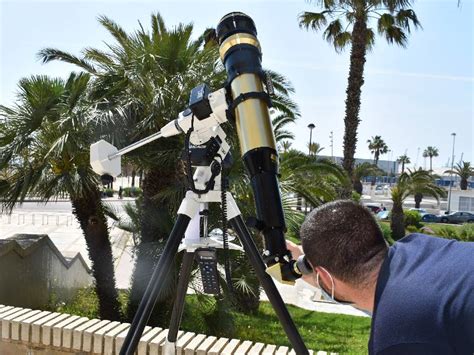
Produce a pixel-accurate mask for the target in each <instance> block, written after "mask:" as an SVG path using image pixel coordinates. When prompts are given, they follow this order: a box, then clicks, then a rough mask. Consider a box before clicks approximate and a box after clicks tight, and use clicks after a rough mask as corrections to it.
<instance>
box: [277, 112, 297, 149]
mask: <svg viewBox="0 0 474 355" xmlns="http://www.w3.org/2000/svg"><path fill="white" fill-rule="evenodd" d="M296 119H297V116H293V117H291V116H287V115H286V114H284V113H280V114H278V115H276V116H275V117H273V118H272V125H273V133H274V134H275V140H276V142H277V143H280V142H281V141H283V140H284V139H290V140H293V139H295V135H294V134H293V133H292V132H290V131H288V130H286V129H285V126H287V125H289V124H290V123H295V121H296Z"/></svg>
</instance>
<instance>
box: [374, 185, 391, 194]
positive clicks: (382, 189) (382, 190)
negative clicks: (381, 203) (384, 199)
mask: <svg viewBox="0 0 474 355" xmlns="http://www.w3.org/2000/svg"><path fill="white" fill-rule="evenodd" d="M374 193H375V195H386V194H387V193H388V185H377V186H375V191H374Z"/></svg>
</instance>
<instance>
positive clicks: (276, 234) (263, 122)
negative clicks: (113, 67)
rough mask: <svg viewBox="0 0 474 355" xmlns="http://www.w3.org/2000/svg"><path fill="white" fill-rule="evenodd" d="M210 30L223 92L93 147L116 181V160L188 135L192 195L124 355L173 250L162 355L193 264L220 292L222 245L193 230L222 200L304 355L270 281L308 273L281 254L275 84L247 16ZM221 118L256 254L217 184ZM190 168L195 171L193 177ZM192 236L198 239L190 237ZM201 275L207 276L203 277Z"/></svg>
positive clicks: (94, 158) (224, 153)
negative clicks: (151, 127)
mask: <svg viewBox="0 0 474 355" xmlns="http://www.w3.org/2000/svg"><path fill="white" fill-rule="evenodd" d="M216 32H217V37H218V40H219V45H220V47H219V54H220V58H221V60H222V62H223V64H224V67H225V69H226V71H227V81H226V83H225V85H224V87H223V88H220V89H218V90H216V91H214V92H210V89H209V88H208V87H207V85H205V84H202V85H199V86H198V87H196V88H194V89H193V90H191V93H190V100H189V105H188V107H187V108H186V109H185V110H184V111H183V112H181V113H180V114H179V115H178V117H177V118H176V119H174V120H172V121H170V122H169V123H168V124H166V125H165V126H164V127H162V128H161V129H160V131H159V132H157V133H155V134H153V135H151V136H149V137H147V138H144V139H142V140H140V141H138V142H135V143H133V144H131V145H129V146H127V147H125V148H122V149H120V150H119V149H117V148H115V147H114V146H113V145H111V144H110V143H107V142H106V141H104V140H101V141H99V142H97V143H94V144H93V145H91V152H90V159H91V165H92V167H93V170H94V171H95V172H96V173H98V174H99V175H102V176H112V177H115V176H117V175H119V174H120V172H121V166H120V164H121V162H120V160H121V156H122V155H124V154H126V153H128V152H130V151H132V150H134V149H137V148H139V147H142V146H144V145H145V144H147V143H150V142H152V141H154V140H157V139H160V138H166V137H170V136H173V135H177V134H185V135H186V139H185V151H184V155H185V161H186V163H187V164H186V165H187V178H188V185H189V186H188V191H187V193H186V196H185V198H184V199H183V201H182V203H181V205H180V207H179V209H178V216H177V219H176V222H175V225H174V227H173V229H172V231H171V234H170V236H169V238H168V240H167V243H166V245H165V247H164V249H163V253H162V255H161V257H160V259H159V261H158V263H157V265H156V267H155V269H154V271H153V274H152V276H151V279H150V282H149V285H148V287H147V289H146V291H145V294H144V296H143V299H142V301H141V303H140V305H139V307H138V310H137V313H136V314H135V317H134V319H133V322H132V325H131V327H130V331H129V333H128V334H127V337H126V339H125V341H124V345H123V347H122V350H121V354H130V355H132V354H133V353H134V351H135V349H136V346H137V344H138V341H139V340H140V336H141V334H142V332H143V329H144V328H145V325H146V323H147V321H148V319H149V317H150V315H151V312H152V310H153V306H154V304H155V301H156V298H157V296H158V294H159V291H160V287H161V285H162V284H163V281H164V278H165V277H166V274H167V273H168V271H169V269H170V265H171V262H172V260H173V258H174V256H175V254H176V252H178V250H184V251H185V254H184V257H183V263H182V267H181V271H180V276H179V280H178V287H177V289H178V292H177V296H176V300H175V304H174V307H173V312H172V316H171V324H170V327H169V332H168V337H167V341H166V344H165V345H164V349H163V353H165V354H174V353H175V352H174V349H175V343H176V340H177V333H178V329H179V324H180V321H181V316H182V312H183V306H184V297H185V294H186V289H187V282H188V281H189V276H190V273H191V269H192V264H193V261H194V260H196V259H197V260H198V261H199V262H203V263H207V267H206V268H201V274H202V278H203V283H204V289H205V290H206V289H207V290H208V291H209V293H210V294H215V293H217V292H219V287H218V286H216V283H217V281H216V280H217V279H218V277H217V275H216V274H217V267H216V266H215V262H216V258H215V254H214V253H215V249H216V248H219V244H216V243H215V241H214V242H211V238H208V237H207V236H206V233H207V232H204V233H200V232H199V231H200V230H201V228H200V224H202V223H201V222H202V221H204V224H205V225H206V227H205V228H204V230H206V229H207V219H206V217H203V216H205V215H206V213H203V212H205V211H207V208H208V204H209V203H220V204H221V208H222V210H223V223H224V225H226V223H227V222H228V223H229V226H230V227H231V228H232V230H233V231H234V233H235V234H236V235H237V236H238V238H239V240H240V242H241V244H242V246H243V249H244V251H245V253H246V255H247V256H248V258H249V260H250V262H251V264H252V266H253V268H254V270H255V273H256V275H257V277H258V279H259V281H260V283H261V284H262V286H263V288H264V290H265V292H266V294H267V296H268V298H269V300H270V302H271V304H272V306H273V308H274V309H275V312H276V314H277V316H278V318H279V320H280V322H281V324H282V326H283V328H284V330H285V332H286V334H287V336H288V339H289V340H290V342H291V344H292V346H293V348H294V350H295V351H296V353H297V354H308V350H307V349H306V346H305V345H304V343H303V341H302V339H301V336H300V335H299V333H298V331H297V329H296V327H295V325H294V323H293V321H292V319H291V316H290V314H289V313H288V310H287V309H286V306H285V304H284V302H283V300H282V299H281V296H280V294H279V293H278V290H277V288H276V286H275V284H274V282H273V279H272V277H273V278H275V279H276V280H277V281H279V282H282V283H288V284H293V283H294V281H295V280H296V279H297V278H299V277H301V275H302V274H303V273H308V272H311V271H312V270H311V267H310V265H309V264H308V262H307V261H306V260H305V259H304V258H300V259H298V260H293V259H292V257H291V253H290V252H289V251H288V250H287V248H286V242H285V237H284V235H285V232H286V225H285V217H284V213H283V208H282V202H281V196H280V188H279V183H278V153H277V150H276V143H275V137H274V133H273V128H272V123H271V119H270V113H269V108H270V107H271V106H272V101H271V94H272V92H273V88H272V85H271V82H270V81H269V80H268V78H267V77H266V75H265V73H264V71H263V70H262V65H261V60H262V53H261V48H260V44H259V41H258V40H257V30H256V27H255V24H254V22H253V20H252V19H251V18H250V17H249V16H247V15H245V14H243V13H241V12H233V13H230V14H228V15H226V16H224V17H223V18H222V19H221V21H220V22H219V24H218V26H217V30H216ZM227 122H229V123H231V124H232V125H234V126H235V128H236V131H237V135H238V138H239V143H240V149H241V155H242V159H243V162H244V165H245V168H246V171H247V173H248V175H249V177H250V182H251V187H252V191H253V195H254V201H255V207H256V217H255V219H254V223H253V227H255V228H256V229H258V231H259V232H261V233H262V235H263V238H264V250H263V252H259V251H258V248H257V247H256V245H255V242H254V241H253V238H252V236H251V234H250V232H249V230H248V227H247V225H246V224H245V222H244V221H243V218H242V216H241V213H240V210H239V208H238V205H237V203H236V201H235V200H234V198H233V196H232V194H231V193H230V192H228V191H226V186H225V183H223V182H224V181H225V177H224V176H223V175H222V168H223V166H224V165H225V164H226V163H227V162H228V161H229V156H230V153H229V151H230V145H229V143H228V142H227V140H226V134H225V132H224V130H223V129H222V127H221V125H223V124H225V123H227ZM191 167H194V168H195V171H194V172H193V171H192V169H191ZM193 235H194V236H196V235H199V237H197V238H193ZM223 235H224V238H223V240H224V249H226V248H228V247H229V245H227V243H226V237H225V236H226V228H225V227H224V229H223ZM183 236H184V238H183ZM231 248H232V249H238V246H236V245H232V246H231ZM200 265H201V264H200ZM203 270H206V271H205V272H206V274H205V275H204V273H203V272H204V271H203ZM226 271H228V270H227V268H226ZM226 274H227V273H226ZM270 276H272V277H270Z"/></svg>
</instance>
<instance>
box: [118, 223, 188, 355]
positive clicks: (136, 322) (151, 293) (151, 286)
mask: <svg viewBox="0 0 474 355" xmlns="http://www.w3.org/2000/svg"><path fill="white" fill-rule="evenodd" d="M190 220H191V219H190V218H189V216H187V215H185V214H178V218H177V220H176V222H175V224H174V227H173V230H172V231H171V234H170V236H169V238H168V241H167V242H166V245H165V248H164V249H163V253H162V254H161V257H160V260H159V261H158V264H157V265H156V266H155V269H154V270H153V274H152V276H151V279H150V282H149V283H148V286H147V288H146V291H145V294H144V295H143V298H142V300H141V302H140V305H139V306H138V310H137V313H136V314H135V316H134V317H133V322H132V325H131V326H130V330H129V331H128V333H127V336H126V337H125V340H124V343H123V346H122V349H121V350H120V355H133V354H134V353H135V349H136V348H137V345H138V342H139V341H140V338H141V336H142V333H143V329H145V326H146V324H147V322H148V319H149V318H150V315H151V312H152V311H153V307H154V306H155V302H156V299H157V298H158V295H159V293H160V287H161V286H162V284H163V282H164V280H165V278H166V276H167V274H168V272H169V271H170V266H171V263H172V262H173V259H174V257H175V255H176V252H177V250H178V247H179V244H180V242H181V239H182V238H183V235H184V232H185V231H186V228H187V227H188V224H189V221H190Z"/></svg>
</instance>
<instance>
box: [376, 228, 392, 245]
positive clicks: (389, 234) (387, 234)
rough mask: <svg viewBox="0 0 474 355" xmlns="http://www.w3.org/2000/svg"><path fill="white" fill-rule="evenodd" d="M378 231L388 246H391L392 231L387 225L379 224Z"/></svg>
mask: <svg viewBox="0 0 474 355" xmlns="http://www.w3.org/2000/svg"><path fill="white" fill-rule="evenodd" d="M379 226H380V229H381V230H382V233H383V237H384V238H385V240H386V241H387V242H388V244H390V245H393V244H394V243H395V241H394V240H393V238H392V229H391V228H390V226H389V225H388V224H387V223H379Z"/></svg>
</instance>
